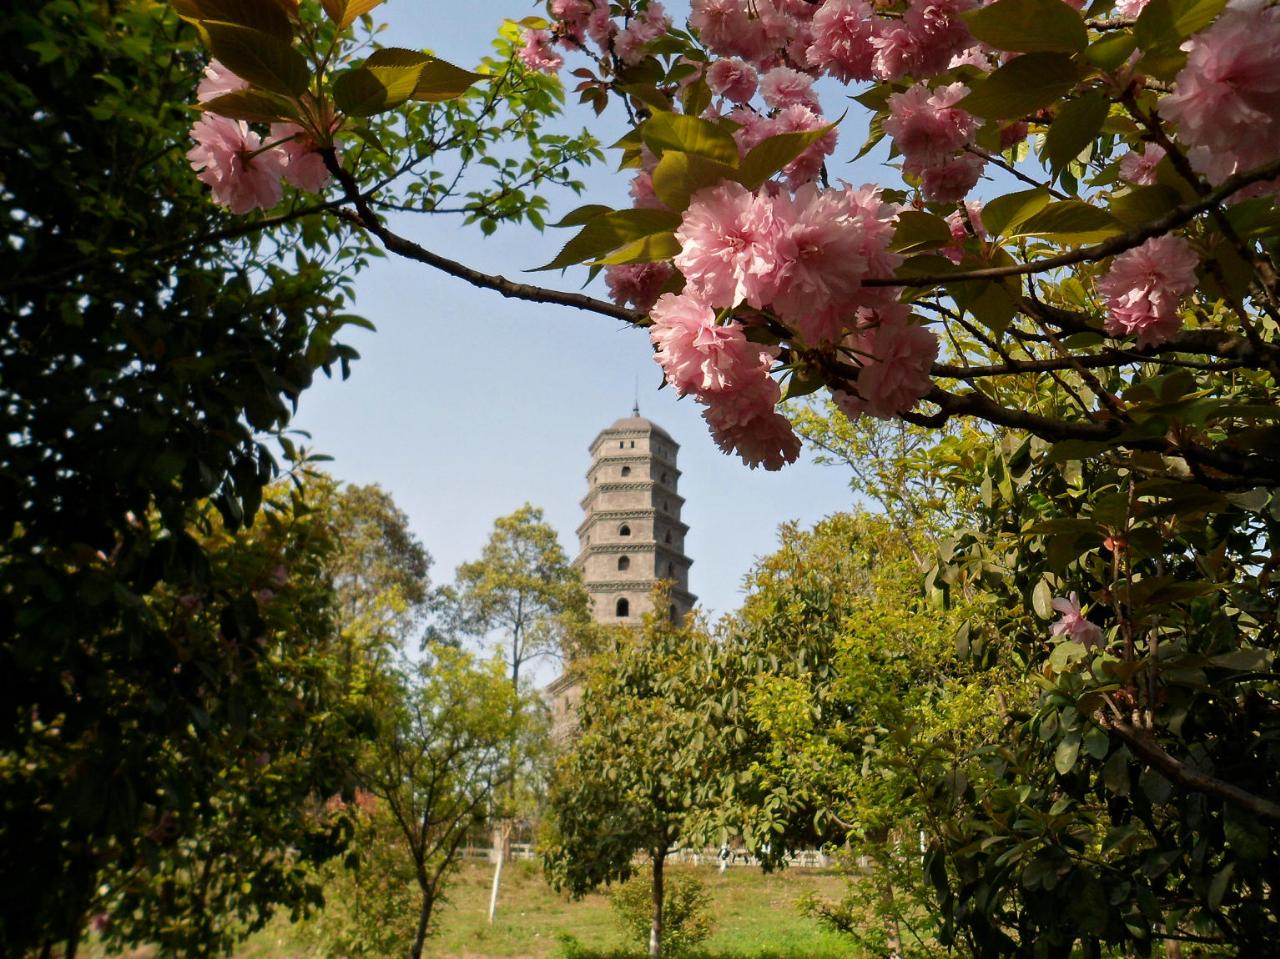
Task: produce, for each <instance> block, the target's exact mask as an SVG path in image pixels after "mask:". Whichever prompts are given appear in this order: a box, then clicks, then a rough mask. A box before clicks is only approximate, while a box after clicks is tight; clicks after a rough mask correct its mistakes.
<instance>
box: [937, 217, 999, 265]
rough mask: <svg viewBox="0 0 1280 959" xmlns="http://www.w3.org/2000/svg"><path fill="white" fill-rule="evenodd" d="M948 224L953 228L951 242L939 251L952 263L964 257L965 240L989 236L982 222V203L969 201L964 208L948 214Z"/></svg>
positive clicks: (981, 238) (982, 238) (958, 261)
mask: <svg viewBox="0 0 1280 959" xmlns="http://www.w3.org/2000/svg"><path fill="white" fill-rule="evenodd" d="M947 225H948V226H949V227H950V228H951V242H950V243H948V244H947V245H946V246H944V247H943V248H942V249H941V250H940V251H939V252H940V253H941V254H942V255H943V256H945V257H946V258H947V259H948V260H950V261H951V262H952V263H955V264H959V263H960V261H961V260H963V259H964V245H965V241H966V240H968V239H969V238H970V237H971V236H973V237H977V238H978V239H979V240H985V239H986V238H987V229H986V227H985V226H984V225H983V223H982V204H980V203H974V202H968V203H965V205H964V210H963V211H960V210H956V211H955V212H953V213H951V214H948V216H947Z"/></svg>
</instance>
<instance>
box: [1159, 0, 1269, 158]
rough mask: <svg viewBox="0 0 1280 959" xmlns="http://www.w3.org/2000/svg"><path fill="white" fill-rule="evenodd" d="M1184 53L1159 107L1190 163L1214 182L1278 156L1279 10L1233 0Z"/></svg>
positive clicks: (1257, 1) (1258, 1) (1251, 1)
mask: <svg viewBox="0 0 1280 959" xmlns="http://www.w3.org/2000/svg"><path fill="white" fill-rule="evenodd" d="M1183 49H1184V50H1186V51H1187V64H1186V66H1185V67H1183V68H1182V70H1181V71H1180V72H1179V73H1178V75H1177V77H1176V78H1175V79H1174V90H1173V93H1171V94H1169V95H1168V96H1166V97H1164V98H1163V99H1162V100H1161V101H1160V107H1159V109H1160V114H1161V116H1163V117H1164V118H1165V119H1167V120H1171V121H1173V122H1174V123H1176V124H1177V126H1178V139H1179V140H1180V141H1181V142H1183V143H1185V144H1187V145H1188V146H1190V147H1194V148H1197V149H1194V150H1192V151H1191V160H1192V162H1193V164H1196V165H1198V168H1199V169H1200V170H1201V171H1202V172H1204V173H1206V174H1207V175H1208V176H1209V177H1210V178H1211V179H1213V180H1215V181H1216V180H1220V179H1223V178H1224V177H1225V176H1227V175H1229V174H1230V173H1233V172H1236V171H1238V170H1247V169H1250V168H1252V167H1256V166H1260V165H1262V164H1263V163H1266V162H1267V161H1269V160H1273V159H1275V157H1277V156H1280V7H1274V6H1268V5H1267V4H1266V3H1265V2H1263V0H1236V2H1233V3H1230V4H1228V6H1227V8H1226V10H1224V11H1223V12H1222V14H1221V15H1220V16H1219V17H1218V19H1217V20H1216V21H1215V22H1214V23H1213V25H1212V26H1210V27H1209V28H1208V29H1207V30H1205V31H1203V32H1202V33H1199V34H1196V35H1195V36H1193V37H1192V38H1191V39H1190V40H1189V41H1187V42H1186V43H1185V44H1183Z"/></svg>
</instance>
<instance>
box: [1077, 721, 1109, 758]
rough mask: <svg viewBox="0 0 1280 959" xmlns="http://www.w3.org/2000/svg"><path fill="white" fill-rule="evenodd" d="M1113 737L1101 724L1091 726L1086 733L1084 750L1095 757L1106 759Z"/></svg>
mask: <svg viewBox="0 0 1280 959" xmlns="http://www.w3.org/2000/svg"><path fill="white" fill-rule="evenodd" d="M1110 748H1111V737H1110V736H1108V735H1107V731H1106V730H1105V729H1103V728H1102V727H1101V726H1090V727H1089V728H1088V730H1087V731H1086V732H1085V734H1084V751H1085V752H1086V753H1088V754H1089V755H1090V756H1092V757H1093V758H1094V759H1106V758H1107V750H1108V749H1110Z"/></svg>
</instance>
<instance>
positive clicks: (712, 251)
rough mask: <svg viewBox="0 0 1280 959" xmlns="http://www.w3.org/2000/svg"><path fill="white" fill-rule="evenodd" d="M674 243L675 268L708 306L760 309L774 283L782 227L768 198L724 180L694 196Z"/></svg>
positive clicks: (772, 290) (773, 292)
mask: <svg viewBox="0 0 1280 959" xmlns="http://www.w3.org/2000/svg"><path fill="white" fill-rule="evenodd" d="M676 239H678V240H679V241H680V252H679V253H678V254H677V255H676V257H675V261H674V262H675V265H676V267H677V268H678V269H679V270H680V272H681V273H683V274H684V276H685V279H686V280H687V281H688V283H689V286H690V288H691V291H692V292H694V293H697V294H699V295H700V296H701V297H702V298H703V299H704V300H705V301H706V303H707V304H708V305H710V306H712V307H715V308H720V307H726V306H736V305H737V304H739V303H741V302H743V301H744V300H745V301H746V302H748V303H750V304H751V305H752V306H753V307H755V308H757V309H760V308H763V306H764V305H765V304H766V303H767V302H769V301H770V300H771V299H773V296H774V294H775V293H776V292H777V284H778V280H779V277H778V267H779V260H778V249H777V247H778V243H779V241H780V239H781V229H780V224H779V222H778V220H777V218H776V216H775V213H774V208H773V205H772V203H771V202H770V201H769V200H768V198H762V197H758V196H756V195H755V194H754V193H751V192H750V191H748V190H747V189H746V188H745V187H743V186H742V185H741V184H738V183H732V182H725V183H721V184H719V185H718V186H714V187H705V188H703V189H701V190H699V191H698V192H697V193H695V194H694V195H693V197H692V200H691V202H690V204H689V208H688V209H687V210H685V212H684V215H683V217H682V219H681V223H680V226H679V228H678V229H677V230H676Z"/></svg>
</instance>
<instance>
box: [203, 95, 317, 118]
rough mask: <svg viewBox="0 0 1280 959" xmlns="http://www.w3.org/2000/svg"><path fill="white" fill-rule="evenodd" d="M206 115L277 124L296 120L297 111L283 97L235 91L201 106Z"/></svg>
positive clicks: (207, 101)
mask: <svg viewBox="0 0 1280 959" xmlns="http://www.w3.org/2000/svg"><path fill="white" fill-rule="evenodd" d="M200 109H201V110H204V111H205V112H206V113H216V114H218V116H221V117H228V118H230V119H232V120H245V121H247V122H249V123H275V122H276V121H278V120H296V119H297V118H298V113H297V111H296V110H295V109H294V108H293V105H292V104H291V103H290V102H289V101H288V100H285V99H284V98H283V97H277V96H275V95H273V94H270V93H266V92H264V91H262V90H234V91H232V92H231V93H224V94H222V96H219V97H214V98H213V99H212V100H206V101H205V102H204V103H202V104H200Z"/></svg>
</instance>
